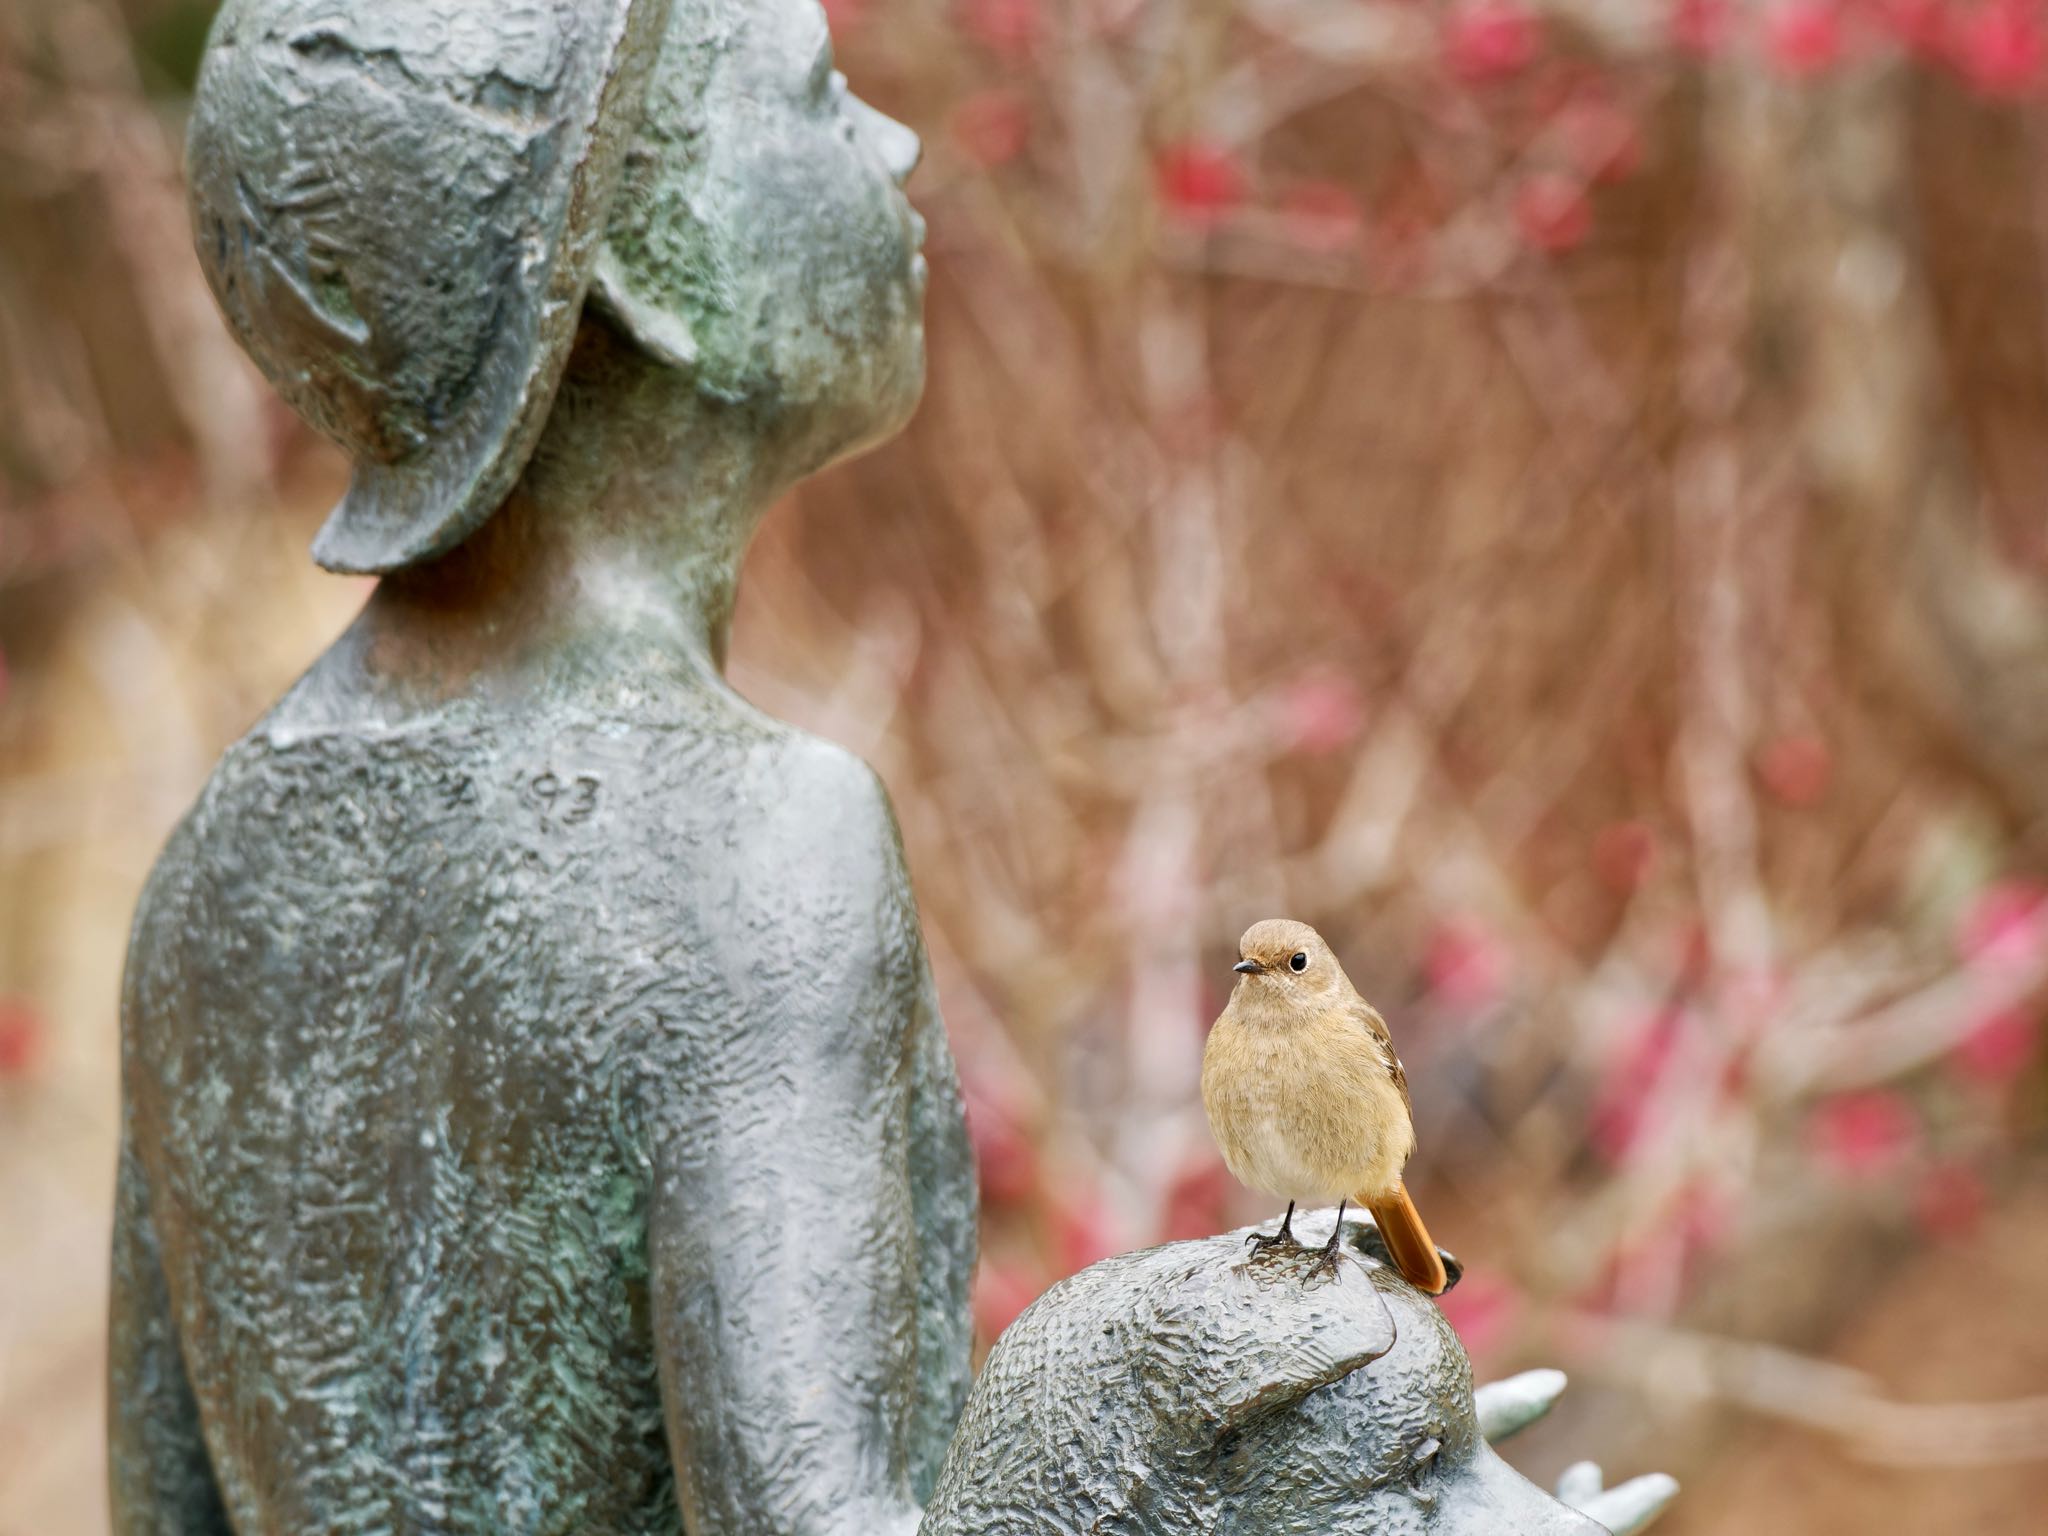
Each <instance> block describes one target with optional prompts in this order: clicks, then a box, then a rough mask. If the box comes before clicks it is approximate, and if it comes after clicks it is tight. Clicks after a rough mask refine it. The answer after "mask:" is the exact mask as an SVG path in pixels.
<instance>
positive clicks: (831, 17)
mask: <svg viewBox="0 0 2048 1536" xmlns="http://www.w3.org/2000/svg"><path fill="white" fill-rule="evenodd" d="M822 3H823V5H824V7H825V25H826V26H827V27H828V28H830V29H831V32H832V35H833V36H834V37H847V36H850V35H851V34H852V32H853V30H854V28H856V27H858V26H859V25H860V24H861V21H862V19H863V18H864V17H865V16H866V15H867V9H868V7H867V0H822Z"/></svg>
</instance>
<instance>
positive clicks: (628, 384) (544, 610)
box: [354, 326, 780, 699]
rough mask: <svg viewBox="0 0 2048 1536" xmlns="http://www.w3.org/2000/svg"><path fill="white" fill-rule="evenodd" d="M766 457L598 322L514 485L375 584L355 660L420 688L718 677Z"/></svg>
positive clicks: (755, 440)
mask: <svg viewBox="0 0 2048 1536" xmlns="http://www.w3.org/2000/svg"><path fill="white" fill-rule="evenodd" d="M593 329H594V328H593V327H590V326H586V332H590V331H592V330H593ZM764 458H765V450H764V445H763V442H762V439H761V437H760V435H759V433H758V430H757V429H756V428H754V427H753V425H752V424H751V423H750V422H749V421H748V420H747V418H746V416H745V414H744V413H743V412H741V411H739V410H736V409H730V410H720V409H718V408H715V407H707V406H706V405H705V403H704V402H702V401H701V400H698V399H697V398H696V397H695V396H694V395H693V394H691V393H690V392H689V391H688V390H687V388H684V389H678V387H677V383H676V381H675V380H674V379H673V377H672V376H666V375H663V374H661V373H659V372H656V371H654V370H651V369H643V368H640V367H639V366H638V365H637V363H636V361H635V359H633V358H631V357H629V356H626V355H625V349H624V348H623V347H622V346H621V345H620V344H618V343H617V342H616V341H613V340H609V339H608V333H603V332H599V333H597V334H596V335H594V336H591V337H589V338H588V339H587V340H586V341H584V342H579V345H578V349H577V357H576V359H575V360H574V361H573V362H572V364H571V367H570V370H569V373H568V376H567V377H566V378H565V379H564V381H563V385H562V389H561V392H560V394H559V395H558V397H557V399H556V403H555V406H554V410H553V412H552V413H551V415H550V417H549V422H548V427H547V430H546V431H545V433H544V434H543V436H542V439H541V442H540V445H539V446H538V448H536V450H535V452H534V455H533V458H532V460H531V462H530V463H529V465H528V467H527V471H526V475H525V477H524V479H522V480H521V482H520V484H519V487H518V489H517V490H516V491H515V492H514V493H513V495H512V496H511V498H510V499H509V500H508V501H507V502H506V503H505V505H504V506H502V507H501V508H499V509H498V511H497V512H496V513H494V514H493V515H492V516H491V518H490V519H489V520H488V521H487V522H486V523H485V524H484V526H483V527H482V528H480V529H479V530H477V532H476V533H474V534H472V535H471V536H470V537H469V538H468V539H467V540H465V541H464V542H463V544H462V545H461V546H460V547H458V548H457V549H456V550H455V551H454V552H453V553H451V554H449V555H447V556H445V557H443V558H442V559H440V560H437V561H434V562H432V563H430V564H428V565H425V566H421V567H418V568H415V569H412V570H407V571H402V572H398V573H396V574H394V575H392V576H388V577H386V578H385V579H384V580H383V581H382V582H381V583H380V584H379V586H378V589H377V592H376V594H375V596H374V597H373V598H372V599H371V601H370V604H369V607H368V608H367V609H365V611H364V614H363V617H362V619H361V621H360V622H359V624H358V626H357V633H356V635H355V637H354V638H355V640H356V642H357V644H356V648H355V649H356V655H357V659H358V663H359V666H360V669H361V673H360V675H361V676H362V678H363V680H364V681H365V682H367V683H369V684H370V685H372V686H375V687H377V688H378V689H379V691H383V690H384V689H385V688H386V687H390V688H396V689H398V690H399V691H401V692H403V693H405V694H409V695H413V696H415V697H419V698H422V699H446V698H449V697H451V696H454V695H456V694H461V693H472V692H495V693H503V694H511V695H514V696H522V695H527V694H530V693H532V692H534V691H535V690H541V689H545V690H548V691H554V692H559V691H561V690H563V689H568V688H578V687H580V686H582V685H585V684H593V683H594V684H597V685H599V686H601V687H603V686H615V687H616V688H617V689H619V690H620V691H623V692H638V691H641V690H643V689H644V688H645V687H648V686H654V685H658V684H660V683H662V682H665V681H681V682H684V683H689V682H692V681H695V682H701V683H704V684H708V685H712V686H716V685H717V684H718V680H719V678H720V675H721V674H722V672H723V669H724V665H725V653H726V641H727V637H728V635H729V633H730V630H731V624H732V611H733V602H734V598H735V595H736V592H737V587H738V581H739V565H740V560H741V557H742V556H743V555H744V554H745V552H746V545H747V541H748V539H749V538H750V537H751V536H752V534H753V530H754V526H755V524H756V523H757V522H758V521H759V519H760V515H761V512H762V511H763V509H764V508H765V506H766V504H767V502H768V500H769V499H770V498H771V497H772V496H773V495H774V494H775V493H776V491H777V490H778V489H779V488H780V481H779V479H778V478H777V477H775V476H773V475H772V474H770V473H769V472H767V471H766V470H765V469H764Z"/></svg>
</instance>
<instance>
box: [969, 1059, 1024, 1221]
mask: <svg viewBox="0 0 2048 1536" xmlns="http://www.w3.org/2000/svg"><path fill="white" fill-rule="evenodd" d="M965 1097H966V1100H967V1137H968V1140H969V1141H970V1142H971V1143H972V1144H973V1147H974V1163H975V1169H976V1171H977V1172H978V1173H979V1175H980V1178H981V1194H982V1198H983V1199H984V1200H986V1201H988V1202H989V1203H990V1204H991V1205H1015V1204H1018V1203H1020V1202H1022V1201H1024V1200H1028V1199H1029V1198H1030V1197H1031V1195H1032V1193H1033V1192H1034V1191H1035V1190H1036V1189H1037V1188H1038V1149H1037V1148H1036V1147H1034V1146H1033V1145H1032V1144H1031V1140H1030V1138H1029V1137H1027V1136H1026V1135H1025V1134H1024V1132H1023V1129H1022V1128H1021V1127H1020V1126H1019V1125H1018V1124H1017V1122H1016V1120H1015V1119H1014V1118H1013V1117H1012V1116H1010V1115H1009V1114H1007V1113H1005V1112H1004V1111H1003V1110H1002V1109H1001V1108H1000V1107H999V1106H997V1105H996V1104H994V1103H992V1102H991V1101H990V1100H989V1099H988V1098H986V1097H983V1096H982V1095H980V1094H978V1093H976V1092H975V1091H974V1090H973V1088H972V1087H969V1088H968V1089H967V1090H966V1094H965Z"/></svg>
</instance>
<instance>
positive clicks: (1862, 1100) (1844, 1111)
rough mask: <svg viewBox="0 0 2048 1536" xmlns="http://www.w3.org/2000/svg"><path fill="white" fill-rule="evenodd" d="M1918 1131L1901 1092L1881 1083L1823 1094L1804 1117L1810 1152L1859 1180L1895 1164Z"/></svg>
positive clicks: (1904, 1154)
mask: <svg viewBox="0 0 2048 1536" xmlns="http://www.w3.org/2000/svg"><path fill="white" fill-rule="evenodd" d="M1919 1130H1920V1122H1919V1118H1918V1116H1916V1115H1915V1114H1914V1112H1913V1106H1912V1105H1911V1104H1909V1103H1907V1102H1906V1099H1905V1097H1904V1096H1903V1095H1902V1094H1898V1093H1894V1092H1892V1091H1891V1090H1889V1089H1881V1088H1880V1089H1871V1090H1868V1091H1866V1092H1863V1093H1844V1094H1838V1095H1837V1096H1836V1097H1834V1098H1832V1099H1827V1100H1825V1101H1823V1102H1822V1103H1821V1104H1820V1105H1818V1106H1817V1107H1816V1108H1815V1109H1814V1111H1813V1115H1812V1118H1811V1119H1810V1121H1809V1122H1808V1132H1809V1136H1810V1139H1811V1144H1812V1147H1813V1152H1814V1155H1815V1156H1816V1157H1817V1158H1819V1159H1820V1161H1821V1162H1822V1163H1823V1164H1824V1165H1825V1166H1827V1167H1828V1168H1829V1169H1830V1170H1832V1171H1833V1172H1835V1173H1838V1174H1841V1175H1844V1176H1846V1177H1849V1178H1859V1179H1864V1178H1874V1177H1876V1176H1878V1175H1881V1174H1885V1173H1889V1172H1891V1171H1892V1170H1894V1169H1895V1168H1897V1167H1898V1166H1899V1164H1900V1163H1901V1162H1903V1161H1904V1160H1905V1158H1906V1155H1907V1154H1908V1153H1909V1152H1910V1151H1911V1150H1912V1148H1913V1145H1914V1143H1915V1142H1916V1141H1917V1140H1918V1137H1919Z"/></svg>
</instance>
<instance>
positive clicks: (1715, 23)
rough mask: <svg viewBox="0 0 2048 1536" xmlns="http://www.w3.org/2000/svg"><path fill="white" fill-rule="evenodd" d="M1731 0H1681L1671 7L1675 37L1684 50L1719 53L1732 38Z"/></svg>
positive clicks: (1688, 51) (1672, 39) (1672, 30)
mask: <svg viewBox="0 0 2048 1536" xmlns="http://www.w3.org/2000/svg"><path fill="white" fill-rule="evenodd" d="M1729 19H1730V17H1729V0H1677V3H1676V4H1674V5H1673V6H1672V7H1671V41H1672V43H1673V44H1674V45H1675V46H1676V47H1677V48H1678V49H1679V50H1680V51H1681V52H1684V53H1692V54H1699V55H1701V56H1705V55H1707V54H1712V53H1718V52H1719V51H1720V50H1721V46H1722V45H1723V44H1724V43H1726V42H1727V40H1728V23H1729Z"/></svg>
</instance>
